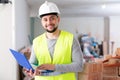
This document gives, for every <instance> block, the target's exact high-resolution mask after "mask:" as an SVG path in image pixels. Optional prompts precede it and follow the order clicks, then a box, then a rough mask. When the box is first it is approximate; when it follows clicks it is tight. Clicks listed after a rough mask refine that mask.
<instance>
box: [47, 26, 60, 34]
mask: <svg viewBox="0 0 120 80" xmlns="http://www.w3.org/2000/svg"><path fill="white" fill-rule="evenodd" d="M57 28H58V27H55V28H54V29H53V30H48V29H46V31H47V32H49V33H53V32H55V31H56V30H57Z"/></svg>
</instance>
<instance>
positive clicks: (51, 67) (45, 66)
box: [37, 64, 55, 70]
mask: <svg viewBox="0 0 120 80" xmlns="http://www.w3.org/2000/svg"><path fill="white" fill-rule="evenodd" d="M37 69H39V70H55V65H54V64H42V65H40V66H38V67H37Z"/></svg>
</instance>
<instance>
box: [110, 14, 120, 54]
mask: <svg viewBox="0 0 120 80" xmlns="http://www.w3.org/2000/svg"><path fill="white" fill-rule="evenodd" d="M112 41H114V47H113V53H115V50H116V48H120V16H111V17H110V53H112V52H111V50H112V49H111V42H112Z"/></svg>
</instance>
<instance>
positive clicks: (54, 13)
mask: <svg viewBox="0 0 120 80" xmlns="http://www.w3.org/2000/svg"><path fill="white" fill-rule="evenodd" d="M47 15H56V16H58V13H56V12H53V13H47V14H43V15H40V16H39V17H40V18H42V17H43V16H47Z"/></svg>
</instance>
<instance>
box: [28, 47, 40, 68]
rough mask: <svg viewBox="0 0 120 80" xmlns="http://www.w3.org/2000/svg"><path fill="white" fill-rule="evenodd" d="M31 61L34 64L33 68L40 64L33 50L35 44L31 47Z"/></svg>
mask: <svg viewBox="0 0 120 80" xmlns="http://www.w3.org/2000/svg"><path fill="white" fill-rule="evenodd" d="M29 62H30V64H31V65H32V67H33V68H35V67H36V65H37V64H38V61H37V58H36V55H35V53H34V50H33V46H32V49H31V55H30V59H29Z"/></svg>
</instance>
